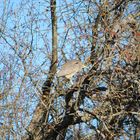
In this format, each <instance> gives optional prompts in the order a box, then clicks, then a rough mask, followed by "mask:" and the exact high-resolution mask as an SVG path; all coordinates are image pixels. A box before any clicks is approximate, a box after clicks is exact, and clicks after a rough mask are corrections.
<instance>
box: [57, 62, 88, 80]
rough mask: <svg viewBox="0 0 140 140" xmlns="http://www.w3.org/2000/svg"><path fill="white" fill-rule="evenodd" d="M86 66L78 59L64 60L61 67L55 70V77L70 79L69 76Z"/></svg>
mask: <svg viewBox="0 0 140 140" xmlns="http://www.w3.org/2000/svg"><path fill="white" fill-rule="evenodd" d="M85 67H86V66H85V65H84V64H83V63H82V62H81V61H80V60H69V61H68V62H66V63H65V64H64V65H63V66H62V68H61V69H60V70H59V71H58V72H57V74H56V76H57V77H66V78H67V79H69V80H71V78H72V77H73V76H74V75H75V74H76V73H77V72H79V71H81V70H82V69H83V68H85Z"/></svg>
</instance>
